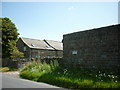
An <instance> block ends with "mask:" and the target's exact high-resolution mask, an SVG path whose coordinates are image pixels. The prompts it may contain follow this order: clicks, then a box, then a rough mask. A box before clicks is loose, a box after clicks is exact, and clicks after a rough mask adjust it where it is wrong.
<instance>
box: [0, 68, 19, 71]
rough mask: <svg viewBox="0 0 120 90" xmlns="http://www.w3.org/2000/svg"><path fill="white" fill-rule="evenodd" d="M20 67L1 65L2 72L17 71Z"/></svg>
mask: <svg viewBox="0 0 120 90" xmlns="http://www.w3.org/2000/svg"><path fill="white" fill-rule="evenodd" d="M17 70H18V69H14V68H10V67H0V72H9V71H17Z"/></svg>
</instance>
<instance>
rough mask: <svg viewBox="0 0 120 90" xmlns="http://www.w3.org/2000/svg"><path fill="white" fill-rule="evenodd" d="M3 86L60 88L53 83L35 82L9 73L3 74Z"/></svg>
mask: <svg viewBox="0 0 120 90" xmlns="http://www.w3.org/2000/svg"><path fill="white" fill-rule="evenodd" d="M2 88H56V89H57V88H58V89H62V88H60V87H56V86H53V85H49V84H45V83H39V82H34V81H30V80H26V79H21V78H15V77H12V76H9V75H7V74H2Z"/></svg>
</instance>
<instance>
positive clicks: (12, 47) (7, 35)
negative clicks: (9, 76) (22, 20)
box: [0, 17, 23, 59]
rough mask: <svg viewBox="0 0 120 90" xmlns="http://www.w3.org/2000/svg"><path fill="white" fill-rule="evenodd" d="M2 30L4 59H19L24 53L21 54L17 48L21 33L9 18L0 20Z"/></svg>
mask: <svg viewBox="0 0 120 90" xmlns="http://www.w3.org/2000/svg"><path fill="white" fill-rule="evenodd" d="M0 21H2V24H0V30H2V58H9V59H12V58H18V57H22V56H23V53H21V52H19V51H18V49H17V47H16V42H17V40H18V35H19V33H18V32H17V31H18V30H17V28H16V26H15V24H14V23H13V22H12V21H11V20H10V19H9V18H6V17H5V18H0Z"/></svg>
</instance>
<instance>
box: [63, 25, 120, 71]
mask: <svg viewBox="0 0 120 90" xmlns="http://www.w3.org/2000/svg"><path fill="white" fill-rule="evenodd" d="M119 36H120V26H119V25H112V26H107V27H102V28H98V29H92V30H86V31H81V32H75V33H71V34H66V35H63V65H64V66H67V67H68V66H70V67H80V68H102V69H119V68H120V49H119V46H120V44H119V41H120V39H119Z"/></svg>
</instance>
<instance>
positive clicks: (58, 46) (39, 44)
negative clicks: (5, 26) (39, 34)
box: [20, 37, 63, 50]
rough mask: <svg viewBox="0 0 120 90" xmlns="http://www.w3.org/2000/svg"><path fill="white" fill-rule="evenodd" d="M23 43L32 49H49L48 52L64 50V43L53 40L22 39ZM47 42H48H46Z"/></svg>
mask: <svg viewBox="0 0 120 90" xmlns="http://www.w3.org/2000/svg"><path fill="white" fill-rule="evenodd" d="M20 38H21V39H22V41H23V42H24V43H25V44H26V45H27V46H28V47H30V48H34V49H48V50H63V45H62V42H58V41H52V40H38V39H31V38H24V37H20ZM45 41H47V42H45Z"/></svg>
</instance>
